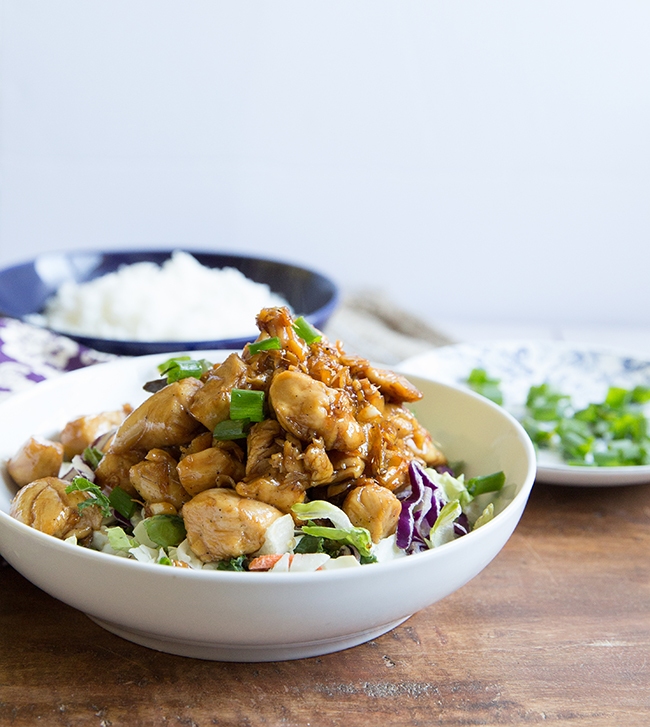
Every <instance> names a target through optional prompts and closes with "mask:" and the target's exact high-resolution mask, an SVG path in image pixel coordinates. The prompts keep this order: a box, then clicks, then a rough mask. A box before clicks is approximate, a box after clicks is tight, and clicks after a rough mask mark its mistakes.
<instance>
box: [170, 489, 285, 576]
mask: <svg viewBox="0 0 650 727" xmlns="http://www.w3.org/2000/svg"><path fill="white" fill-rule="evenodd" d="M182 515H183V519H184V521H185V529H186V530H187V539H188V542H189V546H190V548H191V549H192V551H193V552H194V553H195V554H196V556H197V557H198V558H200V559H201V560H202V561H203V562H209V561H216V560H225V559H229V558H235V557H238V556H240V555H248V554H250V553H254V552H255V551H256V550H259V549H260V548H261V547H262V545H263V543H264V538H265V533H266V529H267V528H268V527H269V525H270V524H271V523H272V522H274V521H275V520H277V519H278V518H279V517H281V516H282V513H281V512H280V510H278V509H277V508H275V507H272V506H271V505H267V504H266V503H264V502H259V501H258V500H252V499H250V498H248V497H242V496H241V495H238V494H237V493H236V492H235V491H234V490H230V489H226V488H213V489H210V490H204V491H203V492H200V493H199V494H198V495H196V496H195V497H193V498H192V499H191V500H190V501H189V502H187V503H185V505H184V506H183V511H182Z"/></svg>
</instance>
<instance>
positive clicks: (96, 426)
mask: <svg viewBox="0 0 650 727" xmlns="http://www.w3.org/2000/svg"><path fill="white" fill-rule="evenodd" d="M130 412H131V407H130V406H128V405H125V406H123V407H122V408H121V409H117V410H115V411H105V412H102V413H101V414H94V415H87V416H81V417H78V418H77V419H73V420H72V421H70V422H68V423H67V424H66V425H65V427H64V428H63V431H62V432H61V444H63V449H64V457H65V459H66V460H67V461H70V460H71V459H72V458H73V457H74V456H75V454H82V452H83V451H84V449H86V447H90V445H91V444H92V443H93V442H94V441H95V440H96V439H97V437H101V435H102V434H106V433H107V432H110V431H111V430H112V429H115V428H117V427H118V426H119V425H120V424H121V423H122V422H123V421H124V419H125V418H126V416H127V415H128V414H129V413H130Z"/></svg>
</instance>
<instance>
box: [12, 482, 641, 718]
mask: <svg viewBox="0 0 650 727" xmlns="http://www.w3.org/2000/svg"><path fill="white" fill-rule="evenodd" d="M0 579H1V583H0V594H1V599H2V600H1V610H0V619H1V621H0V623H1V629H2V631H1V635H2V644H1V651H0V725H2V726H3V727H4V726H5V725H16V726H19V725H20V726H21V727H22V726H25V727H27V726H28V725H29V727H32V726H33V725H74V726H76V725H84V726H86V725H97V726H98V727H108V726H110V725H134V726H135V725H187V726H189V727H207V725H221V726H225V725H238V726H246V727H256V726H257V725H284V726H291V725H314V726H316V725H332V726H333V727H334V726H337V725H341V726H343V725H345V726H346V727H350V726H352V727H355V726H357V725H372V724H377V725H512V724H524V725H536V724H544V725H559V724H562V725H566V724H568V725H575V726H576V727H577V726H582V725H584V726H587V725H589V726H590V727H592V726H593V725H616V726H617V727H618V726H619V725H643V726H647V725H650V485H647V486H629V487H619V488H569V487H566V488H565V487H557V486H545V485H541V484H536V485H535V487H534V488H533V493H532V495H531V499H530V501H529V504H528V506H527V508H526V511H525V513H524V516H523V518H522V520H521V522H520V524H519V526H518V527H517V529H516V530H515V533H514V535H513V536H512V538H511V539H510V541H509V542H508V543H507V545H506V547H505V548H504V550H503V551H502V552H501V553H500V554H499V555H498V556H497V558H496V559H495V560H494V561H493V562H492V563H491V564H490V565H489V566H488V567H487V569H486V570H484V571H483V572H482V573H481V574H480V575H479V576H478V577H476V578H475V579H474V580H473V581H471V582H470V583H469V584H467V585H466V586H465V587H464V588H462V589H461V590H460V591H458V592H456V593H455V594H453V595H451V596H450V597H448V598H447V599H445V600H443V601H442V602H440V603H438V604H435V605H433V606H431V607H429V608H427V609H426V610H424V611H422V612H420V613H418V614H416V615H414V616H413V617H411V618H410V619H409V620H408V621H406V622H405V623H404V624H402V625H401V626H399V627H398V628H396V629H395V630H394V631H392V632H390V633H388V634H386V635H384V636H382V637H380V638H378V639H376V640H375V641H371V642H369V643H367V644H363V645H361V646H358V647H355V648H353V649H349V650H347V651H343V652H340V653H336V654H330V655H328V656H322V657H317V658H310V659H304V660H300V661H287V662H276V663H265V664H227V663H218V662H209V661H199V660H194V659H188V658H184V657H178V656H169V655H166V654H162V653H158V652H155V651H151V650H148V649H146V648H144V647H141V646H137V645H135V644H131V643H129V642H127V641H124V640H122V639H120V638H118V637H117V636H113V635H112V634H110V633H108V632H105V631H104V630H102V629H101V628H100V627H98V626H96V625H95V624H94V623H93V622H91V621H90V620H89V619H88V618H87V617H86V616H84V615H83V614H82V613H80V612H78V611H75V610H74V609H72V608H70V607H68V606H66V605H64V604H63V603H61V602H59V601H57V600H55V599H53V598H51V597H50V596H48V595H46V594H45V593H43V592H42V591H40V590H39V589H37V588H35V587H34V586H32V585H31V584H30V583H29V582H27V581H26V580H25V579H23V578H22V577H21V576H20V575H19V574H18V573H17V572H15V571H14V570H13V569H12V568H10V567H9V566H4V567H2V568H0Z"/></svg>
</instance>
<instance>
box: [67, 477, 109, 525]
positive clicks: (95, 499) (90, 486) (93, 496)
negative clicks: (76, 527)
mask: <svg viewBox="0 0 650 727" xmlns="http://www.w3.org/2000/svg"><path fill="white" fill-rule="evenodd" d="M65 491H66V492H67V493H70V492H88V493H90V497H88V498H86V499H85V500H83V501H82V502H80V503H79V504H78V505H77V508H78V509H79V512H81V511H82V510H85V508H87V507H91V506H93V505H96V506H97V507H98V508H99V509H100V510H101V511H102V515H103V517H110V516H111V508H110V503H109V501H108V497H106V495H105V494H104V493H103V492H102V491H101V490H100V489H99V487H98V486H97V485H96V484H95V483H94V482H91V481H90V480H87V479H86V478H85V477H81V476H79V477H75V478H74V479H73V480H72V482H71V483H70V484H69V485H68V486H67V487H66V488H65Z"/></svg>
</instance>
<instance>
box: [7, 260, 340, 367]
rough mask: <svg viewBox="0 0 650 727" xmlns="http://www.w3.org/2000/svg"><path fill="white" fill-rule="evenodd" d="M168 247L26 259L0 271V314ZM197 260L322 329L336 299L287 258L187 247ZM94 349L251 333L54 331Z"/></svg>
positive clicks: (149, 348) (20, 313) (30, 309)
mask: <svg viewBox="0 0 650 727" xmlns="http://www.w3.org/2000/svg"><path fill="white" fill-rule="evenodd" d="M172 252H173V250H137V251H130V252H127V251H124V252H122V251H113V252H95V251H88V250H79V251H74V252H52V253H44V254H43V255H39V256H38V257H37V258H35V259H34V260H32V261H30V262H26V263H21V264H19V265H14V266H12V267H9V268H5V269H4V270H1V271H0V315H6V316H10V317H12V318H24V317H25V316H26V315H29V314H31V313H41V312H42V311H43V309H44V307H45V303H46V301H47V299H48V298H50V296H52V295H53V294H54V293H55V292H56V291H57V290H58V288H59V287H60V286H61V285H62V284H63V283H64V282H66V281H72V282H77V283H83V282H86V281H88V280H92V279H93V278H98V277H100V276H102V275H106V273H111V272H114V271H115V270H117V269H118V268H119V267H120V266H121V265H131V264H133V263H138V262H154V263H157V264H158V265H160V264H162V263H163V262H164V261H165V260H167V259H168V258H169V257H171V254H172ZM187 252H189V253H190V254H191V255H193V256H194V257H195V258H196V259H197V260H198V261H199V262H200V263H201V264H202V265H205V266H206V267H210V268H224V267H232V268H236V269H237V270H239V271H241V272H242V273H243V274H244V275H245V276H246V277H247V278H249V279H250V280H253V281H255V282H257V283H265V284H266V285H268V286H269V287H270V288H271V290H272V291H273V292H274V293H277V294H278V295H280V296H282V297H283V298H284V299H285V300H286V301H287V303H289V305H290V306H291V308H292V309H293V311H294V313H295V315H297V316H299V315H302V316H304V317H305V318H306V319H307V320H308V321H309V322H310V323H312V324H313V325H314V326H316V328H322V327H323V326H324V324H325V323H326V321H327V320H328V318H329V317H330V316H331V314H332V313H333V311H334V309H335V308H336V306H337V304H338V301H339V291H338V287H337V285H336V284H335V283H334V282H333V281H332V280H330V279H329V278H327V277H325V276H323V275H321V274H320V273H317V272H314V271H312V270H308V269H306V268H302V267H299V266H297V265H292V264H290V263H285V262H280V261H276V260H266V259H264V258H256V257H249V256H247V255H236V254H230V253H211V252H199V251H196V252H195V251H193V250H187ZM54 332H55V333H60V334H61V335H65V336H68V337H69V338H72V339H74V340H75V341H78V342H79V343H81V344H83V345H85V346H89V347H90V348H94V349H97V350H98V351H106V352H108V353H115V354H119V355H124V356H140V355H143V354H149V353H167V352H169V351H179V350H188V351H196V350H201V349H212V348H220V349H235V350H237V349H241V348H242V347H243V346H244V345H245V344H246V343H248V342H250V341H251V340H253V339H252V338H251V337H245V338H228V339H221V340H216V341H120V340H114V339H107V338H94V337H91V336H78V335H74V334H70V333H67V332H62V331H54Z"/></svg>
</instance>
